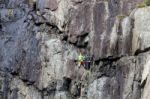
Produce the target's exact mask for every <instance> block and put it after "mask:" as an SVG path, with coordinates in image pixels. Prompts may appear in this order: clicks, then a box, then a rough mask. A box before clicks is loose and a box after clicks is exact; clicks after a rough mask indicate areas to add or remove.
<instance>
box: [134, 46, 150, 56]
mask: <svg viewBox="0 0 150 99" xmlns="http://www.w3.org/2000/svg"><path fill="white" fill-rule="evenodd" d="M149 51H150V47H148V48H145V49H144V50H140V49H138V50H136V52H135V54H134V55H135V56H138V55H139V54H141V53H146V52H149Z"/></svg>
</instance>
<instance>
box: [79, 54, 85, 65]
mask: <svg viewBox="0 0 150 99" xmlns="http://www.w3.org/2000/svg"><path fill="white" fill-rule="evenodd" d="M84 60H85V56H83V55H82V54H81V53H80V55H79V56H78V66H79V67H80V66H81V65H83V66H84Z"/></svg>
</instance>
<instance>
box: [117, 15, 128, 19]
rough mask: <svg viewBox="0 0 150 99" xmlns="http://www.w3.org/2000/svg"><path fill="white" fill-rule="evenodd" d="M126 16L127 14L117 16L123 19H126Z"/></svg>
mask: <svg viewBox="0 0 150 99" xmlns="http://www.w3.org/2000/svg"><path fill="white" fill-rule="evenodd" d="M125 17H126V16H125V15H118V16H117V18H118V19H119V20H122V19H124V18H125Z"/></svg>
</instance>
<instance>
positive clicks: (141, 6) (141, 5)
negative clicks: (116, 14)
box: [137, 3, 146, 8]
mask: <svg viewBox="0 0 150 99" xmlns="http://www.w3.org/2000/svg"><path fill="white" fill-rule="evenodd" d="M137 7H138V8H143V7H146V4H145V3H139V4H137Z"/></svg>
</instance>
